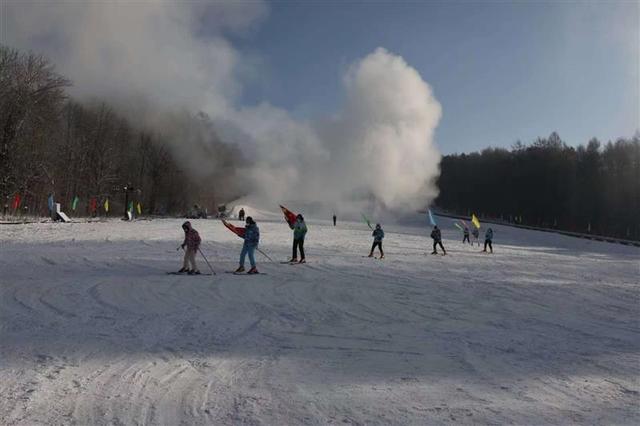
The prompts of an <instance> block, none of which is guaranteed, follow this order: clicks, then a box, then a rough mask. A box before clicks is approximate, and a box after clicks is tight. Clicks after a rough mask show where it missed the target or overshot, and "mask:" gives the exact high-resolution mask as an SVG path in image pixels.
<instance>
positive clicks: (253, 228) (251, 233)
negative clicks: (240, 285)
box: [235, 216, 260, 274]
mask: <svg viewBox="0 0 640 426" xmlns="http://www.w3.org/2000/svg"><path fill="white" fill-rule="evenodd" d="M246 224H247V226H246V228H244V244H243V245H242V251H241V252H240V266H239V267H238V269H236V271H235V273H236V274H239V273H240V272H244V259H245V256H246V255H249V263H251V269H249V272H247V274H257V273H258V269H256V259H255V256H254V253H255V251H256V249H257V248H258V243H259V242H260V229H259V228H258V225H256V222H255V221H254V220H253V218H252V217H251V216H247V221H246Z"/></svg>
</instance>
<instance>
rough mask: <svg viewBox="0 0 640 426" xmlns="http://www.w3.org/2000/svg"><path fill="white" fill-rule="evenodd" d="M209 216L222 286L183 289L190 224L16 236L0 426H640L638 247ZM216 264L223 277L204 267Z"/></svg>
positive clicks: (5, 261)
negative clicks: (299, 229)
mask: <svg viewBox="0 0 640 426" xmlns="http://www.w3.org/2000/svg"><path fill="white" fill-rule="evenodd" d="M440 221H441V222H442V223H441V228H443V230H444V231H443V236H444V244H445V246H446V248H447V250H448V255H447V256H430V255H428V253H429V252H430V251H431V239H430V238H429V237H428V234H429V229H427V228H426V227H424V226H423V227H419V226H415V227H412V226H409V225H406V226H400V225H397V226H386V227H385V231H386V234H387V235H386V238H385V243H384V245H385V255H386V258H385V259H384V260H378V259H369V258H363V255H366V254H367V253H368V251H369V248H370V245H371V237H370V234H371V232H370V231H369V230H368V229H367V228H366V227H364V226H363V225H362V224H358V223H340V222H339V224H338V227H335V228H334V227H333V226H329V225H328V222H313V221H312V222H311V223H310V231H309V235H308V238H307V241H306V244H305V249H306V252H307V259H308V260H309V263H307V264H305V265H287V264H280V263H277V262H278V261H279V260H283V259H286V258H288V256H290V243H291V235H290V230H289V229H288V227H286V225H284V223H282V222H280V221H265V222H260V223H259V225H260V228H261V234H262V241H261V248H262V249H263V250H265V251H266V252H267V253H268V254H269V255H270V256H271V257H273V258H274V260H276V263H270V262H268V261H266V259H265V258H264V257H263V256H262V255H260V254H256V255H257V260H258V262H259V265H258V266H259V269H260V270H262V271H264V272H267V273H268V275H263V276H245V275H242V276H233V275H231V274H224V273H222V272H223V271H226V270H232V269H234V268H235V267H236V266H237V256H238V255H239V252H240V248H241V240H240V239H238V238H237V237H235V236H234V235H232V234H231V233H230V232H228V231H227V230H226V229H225V228H224V227H223V226H222V224H221V223H219V222H217V221H213V220H206V221H205V220H194V221H192V222H193V223H194V227H195V228H196V229H198V230H199V232H200V233H201V235H202V237H203V240H204V243H203V250H204V252H205V253H206V255H207V257H208V258H209V260H210V262H212V265H213V266H214V267H215V268H216V271H217V272H218V275H217V276H200V277H198V276H195V277H189V276H175V275H166V274H165V272H166V271H170V270H176V269H178V268H179V267H180V263H181V252H176V251H175V247H176V246H177V245H178V244H179V243H180V242H181V238H182V232H181V230H180V223H181V220H177V219H176V220H172V219H166V220H153V221H139V222H133V223H126V222H121V221H118V220H113V221H108V222H102V223H71V224H52V223H38V224H27V225H13V226H11V227H0V245H1V246H0V270H1V275H0V393H1V394H2V398H1V399H0V424H2V425H49V424H95V425H145V424H157V425H181V424H220V425H227V424H228V425H232V424H233V425H235V424H247V425H254V424H505V423H510V424H575V423H578V424H638V423H640V411H639V410H640V409H639V407H640V384H639V377H640V375H639V373H640V356H639V354H640V315H639V314H640V312H639V311H640V303H639V302H640V288H639V286H640V284H639V282H638V281H639V277H640V250H639V249H637V248H634V247H624V246H617V245H612V244H607V243H601V242H594V241H588V240H579V239H573V238H570V237H564V236H559V235H554V234H548V233H542V232H535V231H527V230H520V229H514V228H508V227H502V226H493V228H494V230H495V244H494V248H495V252H496V253H495V254H494V255H488V254H484V253H480V252H479V251H480V249H479V248H478V247H477V246H475V247H473V248H472V247H470V246H469V245H466V246H463V245H462V244H461V242H460V240H461V235H460V233H459V232H457V231H455V230H452V228H453V227H452V225H451V223H450V221H448V220H445V219H440ZM198 261H199V265H200V269H201V270H202V271H205V270H207V265H206V264H205V262H204V261H203V260H202V258H199V259H198Z"/></svg>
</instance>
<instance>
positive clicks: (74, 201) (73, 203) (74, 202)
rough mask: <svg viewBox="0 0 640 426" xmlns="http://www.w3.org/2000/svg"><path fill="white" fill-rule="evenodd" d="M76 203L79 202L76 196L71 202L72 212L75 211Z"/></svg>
mask: <svg viewBox="0 0 640 426" xmlns="http://www.w3.org/2000/svg"><path fill="white" fill-rule="evenodd" d="M78 201H80V198H78V196H77V195H76V196H75V198H74V199H73V202H72V203H71V210H73V211H74V212H75V211H76V207H78Z"/></svg>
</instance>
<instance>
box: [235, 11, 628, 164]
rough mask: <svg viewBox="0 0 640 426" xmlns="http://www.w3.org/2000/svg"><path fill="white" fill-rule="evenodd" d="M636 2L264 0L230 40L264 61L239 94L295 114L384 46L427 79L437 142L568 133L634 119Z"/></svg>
mask: <svg viewBox="0 0 640 426" xmlns="http://www.w3.org/2000/svg"><path fill="white" fill-rule="evenodd" d="M639 13H640V12H639V7H638V2H636V1H629V2H622V1H602V2H588V1H576V2H571V1H564V2H543V1H536V2H517V3H516V2H477V1H474V2H453V3H452V2H433V1H416V2H380V1H369V2H355V1H351V2H338V1H323V2H321V1H305V2H292V1H287V2H273V3H270V7H269V13H268V15H267V16H266V18H265V19H264V20H263V21H262V22H261V23H260V24H259V25H257V26H256V29H255V30H254V31H253V32H251V33H249V34H248V35H246V34H245V35H244V36H243V37H240V38H238V39H234V44H235V45H236V46H237V47H238V48H239V49H240V50H241V51H243V52H246V53H247V54H251V55H255V60H256V61H258V62H260V63H261V65H263V67H262V70H263V72H262V73H261V74H260V75H258V76H252V77H253V79H254V80H253V82H252V83H251V84H250V85H248V86H246V87H245V90H244V94H243V99H244V100H245V101H249V102H256V101H261V100H268V101H269V102H271V103H272V104H274V105H277V106H280V107H283V108H285V109H287V110H289V111H290V112H291V113H292V114H293V115H295V116H298V117H308V116H317V115H318V114H330V113H331V111H334V110H335V108H336V106H338V105H339V103H340V102H341V96H343V95H342V93H343V90H342V82H341V79H340V76H341V75H342V74H343V73H344V69H345V67H347V66H348V65H349V64H350V63H352V62H353V61H354V60H355V59H357V58H359V57H362V56H363V55H366V54H367V53H368V52H371V51H372V50H373V49H375V48H376V47H378V46H382V47H385V48H386V49H388V50H390V51H392V52H394V53H395V54H397V55H400V56H401V57H403V58H404V59H405V60H406V61H407V63H409V64H410V65H411V66H413V67H415V68H416V69H417V70H418V71H419V72H420V74H421V75H422V78H423V79H424V80H425V81H427V82H428V83H429V84H430V85H431V87H432V88H433V91H434V94H435V96H436V98H437V99H438V101H439V102H440V103H441V104H442V112H443V115H442V120H441V122H440V124H439V126H438V129H437V131H436V142H437V144H438V146H439V147H440V149H441V150H442V151H443V153H451V152H462V151H465V152H466V151H470V150H478V149H482V148H483V147H486V146H489V145H491V146H510V145H511V144H512V143H513V142H515V141H516V140H522V141H523V142H530V141H532V140H533V139H535V138H536V137H537V136H547V135H548V134H549V133H551V132H552V131H558V132H559V134H560V136H561V137H562V138H563V139H564V140H565V141H566V142H567V143H569V144H571V145H576V144H579V143H585V142H586V141H587V140H588V139H589V138H591V137H592V136H596V137H598V138H600V139H601V140H605V141H606V140H609V139H614V138H616V137H619V136H631V135H632V134H633V133H634V132H635V130H636V129H638V127H640V126H639V124H638V123H639V116H640V112H639V106H638V103H639V98H640V89H639V79H640V76H639V71H638V68H639V63H640V56H639V38H640V28H639Z"/></svg>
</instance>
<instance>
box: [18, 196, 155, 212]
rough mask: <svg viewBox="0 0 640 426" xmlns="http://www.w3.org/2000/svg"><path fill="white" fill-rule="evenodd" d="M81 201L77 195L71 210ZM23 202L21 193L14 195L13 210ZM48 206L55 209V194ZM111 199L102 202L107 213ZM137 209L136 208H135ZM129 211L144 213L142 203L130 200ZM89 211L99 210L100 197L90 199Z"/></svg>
mask: <svg viewBox="0 0 640 426" xmlns="http://www.w3.org/2000/svg"><path fill="white" fill-rule="evenodd" d="M79 202H80V197H78V196H77V195H76V196H75V197H74V198H73V200H72V201H71V210H73V211H74V212H75V211H76V209H77V208H78V203H79ZM21 204H22V197H21V196H20V194H15V195H14V196H13V201H12V202H11V208H12V209H13V210H18V209H19V208H20V205H21ZM47 206H48V207H49V210H53V209H54V206H55V200H54V198H53V195H49V198H48V199H47ZM109 208H110V206H109V199H108V198H106V199H105V200H104V201H103V202H102V209H103V210H104V211H105V213H109ZM134 209H135V210H134ZM127 210H128V211H130V212H132V213H133V212H134V211H136V212H138V215H141V214H142V204H140V202H138V203H135V204H134V202H133V201H130V202H129V206H128V208H127ZM89 211H90V212H91V213H95V212H97V211H98V199H97V198H95V197H93V198H90V199H89Z"/></svg>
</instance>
